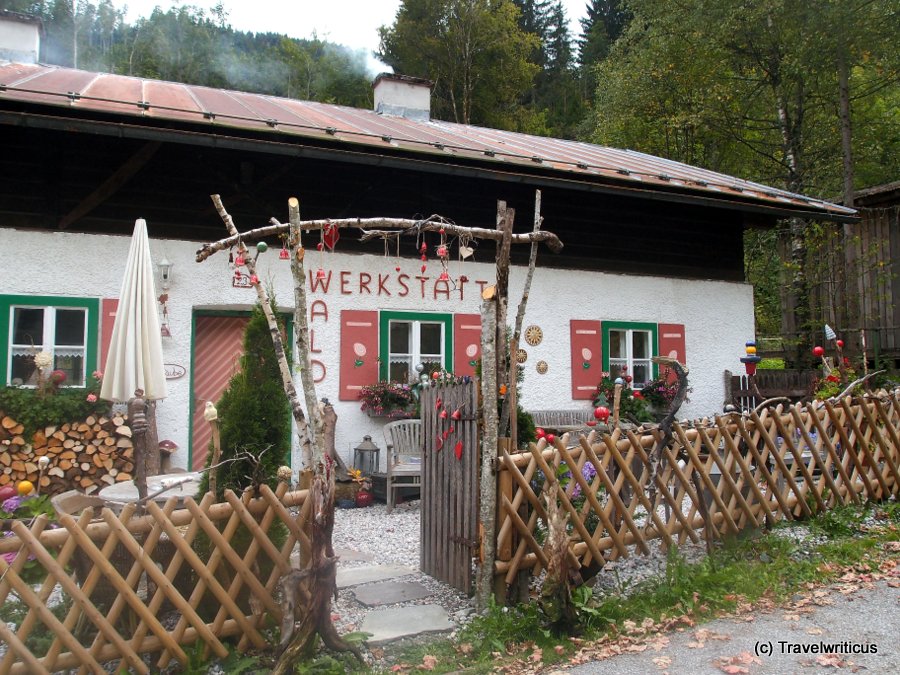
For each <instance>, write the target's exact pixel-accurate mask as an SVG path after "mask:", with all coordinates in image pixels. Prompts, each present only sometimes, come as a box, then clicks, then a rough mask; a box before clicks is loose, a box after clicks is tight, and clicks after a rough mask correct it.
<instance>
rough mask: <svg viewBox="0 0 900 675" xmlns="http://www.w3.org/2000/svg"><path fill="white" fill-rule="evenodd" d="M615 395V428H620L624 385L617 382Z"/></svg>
mask: <svg viewBox="0 0 900 675" xmlns="http://www.w3.org/2000/svg"><path fill="white" fill-rule="evenodd" d="M615 392H616V393H615V395H614V397H613V429H618V428H619V405H620V404H621V403H622V385H621V384H617V385H616V389H615Z"/></svg>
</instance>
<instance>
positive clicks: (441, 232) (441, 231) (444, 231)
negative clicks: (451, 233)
mask: <svg viewBox="0 0 900 675" xmlns="http://www.w3.org/2000/svg"><path fill="white" fill-rule="evenodd" d="M446 232H447V230H445V229H444V228H443V227H442V228H441V229H439V230H438V234H445V233H446Z"/></svg>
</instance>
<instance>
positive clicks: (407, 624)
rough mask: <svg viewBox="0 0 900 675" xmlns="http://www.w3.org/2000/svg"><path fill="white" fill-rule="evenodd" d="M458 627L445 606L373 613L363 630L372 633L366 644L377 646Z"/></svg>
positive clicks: (392, 608)
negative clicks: (451, 619)
mask: <svg viewBox="0 0 900 675" xmlns="http://www.w3.org/2000/svg"><path fill="white" fill-rule="evenodd" d="M455 627H456V626H455V625H454V623H453V622H452V621H450V617H449V616H448V615H447V611H446V610H445V609H444V608H443V607H441V606H439V605H414V606H412V607H389V608H387V609H377V610H375V611H373V612H369V613H368V614H366V618H365V619H363V622H362V626H360V628H359V629H360V630H361V631H363V632H365V633H371V634H372V637H370V638H368V639H367V640H366V643H367V644H369V645H373V646H374V645H381V644H385V643H387V642H391V641H393V640H399V639H400V638H404V637H410V636H412V635H419V634H420V633H434V632H438V631H446V630H453V629H454V628H455Z"/></svg>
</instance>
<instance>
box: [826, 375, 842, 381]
mask: <svg viewBox="0 0 900 675" xmlns="http://www.w3.org/2000/svg"><path fill="white" fill-rule="evenodd" d="M825 379H826V380H828V381H829V382H840V381H841V378H839V377H838V376H837V375H829V376H828V377H826V378H825Z"/></svg>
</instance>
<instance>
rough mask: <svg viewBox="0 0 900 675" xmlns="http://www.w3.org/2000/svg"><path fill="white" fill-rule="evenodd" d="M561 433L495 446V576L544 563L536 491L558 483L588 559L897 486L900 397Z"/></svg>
mask: <svg viewBox="0 0 900 675" xmlns="http://www.w3.org/2000/svg"><path fill="white" fill-rule="evenodd" d="M661 440H662V438H661V433H660V431H659V430H658V429H654V430H651V431H649V432H645V433H641V434H637V433H634V432H632V431H627V432H622V431H620V430H618V429H617V430H615V431H614V433H612V434H611V435H610V434H603V435H601V434H598V433H597V432H595V431H594V432H591V434H590V435H589V436H587V437H585V436H580V437H579V438H578V439H573V438H570V437H569V435H566V436H564V437H563V438H561V439H557V440H556V443H555V445H554V446H548V445H547V444H546V442H545V441H544V440H541V441H540V442H539V443H538V444H537V445H532V446H531V447H530V452H524V453H518V454H510V453H508V452H506V451H504V450H503V449H501V450H500V458H499V463H498V466H499V474H500V475H499V479H498V485H499V486H500V487H499V501H498V505H499V513H498V535H497V549H496V550H497V557H496V562H495V565H494V569H495V574H496V576H497V578H498V582H499V581H500V580H501V579H502V580H503V581H505V582H506V584H509V585H512V584H513V583H514V581H515V579H516V577H517V575H518V574H519V572H520V571H526V570H527V571H530V572H531V573H533V574H537V573H538V572H539V571H540V570H541V569H542V568H543V567H545V566H546V564H547V560H546V557H545V554H544V551H543V548H542V541H543V533H544V531H545V528H546V522H547V520H546V519H547V514H546V511H545V502H544V495H545V494H552V493H553V492H554V488H555V486H558V487H559V490H558V499H559V501H560V502H561V504H562V506H563V508H564V509H565V510H566V511H567V512H568V514H569V516H570V527H571V534H570V536H571V542H572V544H571V547H570V550H571V552H572V555H573V556H574V557H575V558H577V559H578V561H579V562H580V563H581V564H582V565H585V566H588V565H591V564H592V563H594V564H601V565H602V564H603V562H605V561H607V560H613V559H616V558H618V557H622V556H628V555H631V554H632V553H644V554H646V553H649V550H650V549H649V546H648V543H649V542H651V541H652V540H654V539H658V540H660V543H661V545H662V546H663V547H669V546H672V545H673V544H676V543H684V542H685V541H687V540H688V539H690V540H691V541H694V542H698V541H700V533H702V532H704V531H705V533H706V536H707V537H720V536H723V535H726V534H728V533H736V532H739V531H741V530H743V529H746V528H752V527H758V526H761V525H767V526H771V525H772V524H774V523H775V522H777V521H778V520H780V519H782V518H788V519H794V518H802V517H806V516H810V515H812V514H814V513H816V512H819V511H822V510H824V509H827V508H829V507H832V506H835V505H839V504H847V503H850V502H856V503H859V502H864V501H868V500H883V499H887V498H889V497H891V496H896V495H897V494H898V491H900V473H898V466H900V400H898V397H897V396H896V395H888V394H884V393H882V394H881V395H879V396H869V397H865V398H857V399H853V400H851V399H850V398H846V399H844V400H842V401H839V402H836V403H833V402H829V401H826V402H814V403H810V404H806V405H803V404H796V405H793V406H787V407H782V406H778V407H776V408H770V409H766V410H764V411H763V412H761V413H759V414H757V413H755V412H754V413H750V414H748V415H745V416H741V415H739V414H731V415H725V416H721V417H715V418H713V419H704V420H698V421H696V422H694V423H693V424H677V423H676V424H675V426H674V434H673V438H672V441H671V442H670V443H669V444H668V445H666V446H665V447H663V448H662V452H661V455H659V456H660V461H659V462H658V463H655V462H653V461H652V460H653V457H654V456H655V455H656V453H654V452H653V450H654V448H655V447H656V446H657V444H659V443H660V442H661Z"/></svg>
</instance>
